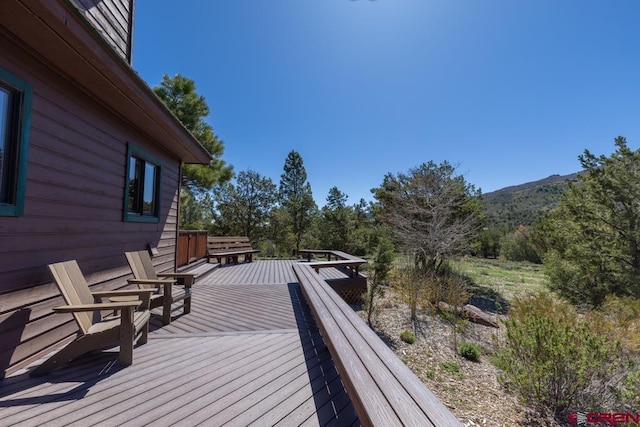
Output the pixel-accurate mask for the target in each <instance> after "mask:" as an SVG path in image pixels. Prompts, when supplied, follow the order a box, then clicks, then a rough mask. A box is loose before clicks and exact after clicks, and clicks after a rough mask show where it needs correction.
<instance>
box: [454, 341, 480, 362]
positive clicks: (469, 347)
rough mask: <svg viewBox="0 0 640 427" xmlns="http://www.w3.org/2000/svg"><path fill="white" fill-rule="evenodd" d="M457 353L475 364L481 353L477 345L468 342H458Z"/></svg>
mask: <svg viewBox="0 0 640 427" xmlns="http://www.w3.org/2000/svg"><path fill="white" fill-rule="evenodd" d="M458 353H459V354H460V356H462V357H464V358H465V359H469V360H471V361H472V362H477V361H478V359H480V353H482V350H481V349H480V346H479V345H478V344H474V343H471V342H468V341H460V344H459V345H458Z"/></svg>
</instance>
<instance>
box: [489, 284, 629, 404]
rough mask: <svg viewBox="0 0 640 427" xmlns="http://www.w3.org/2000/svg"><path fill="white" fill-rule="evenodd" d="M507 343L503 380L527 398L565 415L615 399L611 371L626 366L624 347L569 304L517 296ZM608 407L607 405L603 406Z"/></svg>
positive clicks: (499, 361) (499, 358)
mask: <svg viewBox="0 0 640 427" xmlns="http://www.w3.org/2000/svg"><path fill="white" fill-rule="evenodd" d="M505 326H506V336H505V342H504V345H503V346H502V347H501V348H499V349H498V350H497V352H496V354H495V356H494V357H493V361H494V363H495V364H496V366H498V367H499V368H500V369H502V371H503V375H502V377H501V380H502V382H503V384H504V385H506V386H507V387H508V388H510V389H512V390H514V391H515V392H517V393H518V394H519V395H520V396H521V397H522V398H523V399H524V400H525V401H527V402H530V403H533V404H537V405H541V406H543V407H546V408H548V409H550V410H552V411H553V412H554V413H555V414H556V416H560V415H561V413H562V412H563V411H565V410H566V409H568V408H603V406H604V405H611V404H614V403H615V402H616V394H619V393H618V392H617V388H618V387H619V386H620V385H619V384H616V383H614V380H612V378H615V377H619V376H617V375H612V373H613V372H614V371H616V370H617V369H618V368H619V367H620V366H622V365H623V361H622V356H621V352H620V345H619V343H618V342H617V341H615V340H611V339H610V338H609V337H607V336H602V335H598V334H597V333H595V332H594V330H595V328H594V327H593V325H591V324H590V322H589V321H588V317H584V316H580V315H579V314H578V313H577V312H576V310H575V309H574V308H573V307H572V306H571V305H569V304H568V303H566V302H563V301H558V300H556V299H554V298H553V297H552V296H551V295H549V294H537V295H527V296H525V297H522V298H517V299H515V301H514V303H513V305H512V306H511V310H510V312H509V319H508V320H507V321H506V322H505ZM603 409H604V408H603Z"/></svg>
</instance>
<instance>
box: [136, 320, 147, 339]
mask: <svg viewBox="0 0 640 427" xmlns="http://www.w3.org/2000/svg"><path fill="white" fill-rule="evenodd" d="M148 340H149V321H148V320H147V321H146V322H144V326H143V327H142V330H141V331H140V338H138V344H146V343H147V341H148Z"/></svg>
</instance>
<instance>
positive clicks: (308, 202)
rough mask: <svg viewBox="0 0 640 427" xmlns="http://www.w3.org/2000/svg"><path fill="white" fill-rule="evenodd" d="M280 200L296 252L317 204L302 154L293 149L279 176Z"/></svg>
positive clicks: (309, 224)
mask: <svg viewBox="0 0 640 427" xmlns="http://www.w3.org/2000/svg"><path fill="white" fill-rule="evenodd" d="M280 201H281V204H282V207H283V208H284V210H285V211H286V212H287V213H288V215H289V218H290V221H291V229H292V231H293V234H294V235H295V250H296V253H297V252H298V250H300V243H301V242H302V236H303V235H304V233H305V232H306V231H307V230H309V228H310V226H311V220H312V218H313V213H314V211H315V210H317V206H316V203H315V201H314V200H313V195H312V193H311V185H310V184H309V183H308V182H307V172H306V170H305V168H304V164H303V161H302V156H300V154H299V153H298V152H297V151H295V150H292V151H291V152H290V153H289V154H288V155H287V158H286V159H285V162H284V173H283V174H282V175H281V176H280Z"/></svg>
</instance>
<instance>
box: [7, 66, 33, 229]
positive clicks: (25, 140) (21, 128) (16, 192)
mask: <svg viewBox="0 0 640 427" xmlns="http://www.w3.org/2000/svg"><path fill="white" fill-rule="evenodd" d="M0 87H1V88H2V89H3V91H4V92H7V93H9V94H10V99H9V102H8V106H9V109H8V114H5V116H4V117H3V118H2V117H0V120H2V121H4V120H5V119H7V120H6V123H0V130H2V129H3V128H4V129H5V132H4V134H5V135H6V140H5V143H7V146H8V147H9V157H8V160H7V161H6V163H4V165H0V169H3V168H5V167H8V173H7V174H6V175H5V177H4V178H1V177H0V185H3V186H6V188H5V189H4V190H5V193H6V200H0V216H23V215H24V198H25V192H26V184H27V164H28V153H29V130H30V129H31V99H32V97H33V88H32V86H31V85H30V84H29V83H27V82H26V81H24V80H22V79H21V78H19V77H17V76H16V75H14V74H12V73H10V72H8V71H6V70H4V69H2V68H0ZM3 124H4V125H6V127H5V126H2V125H3ZM5 135H0V138H5ZM3 145H4V144H3Z"/></svg>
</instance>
